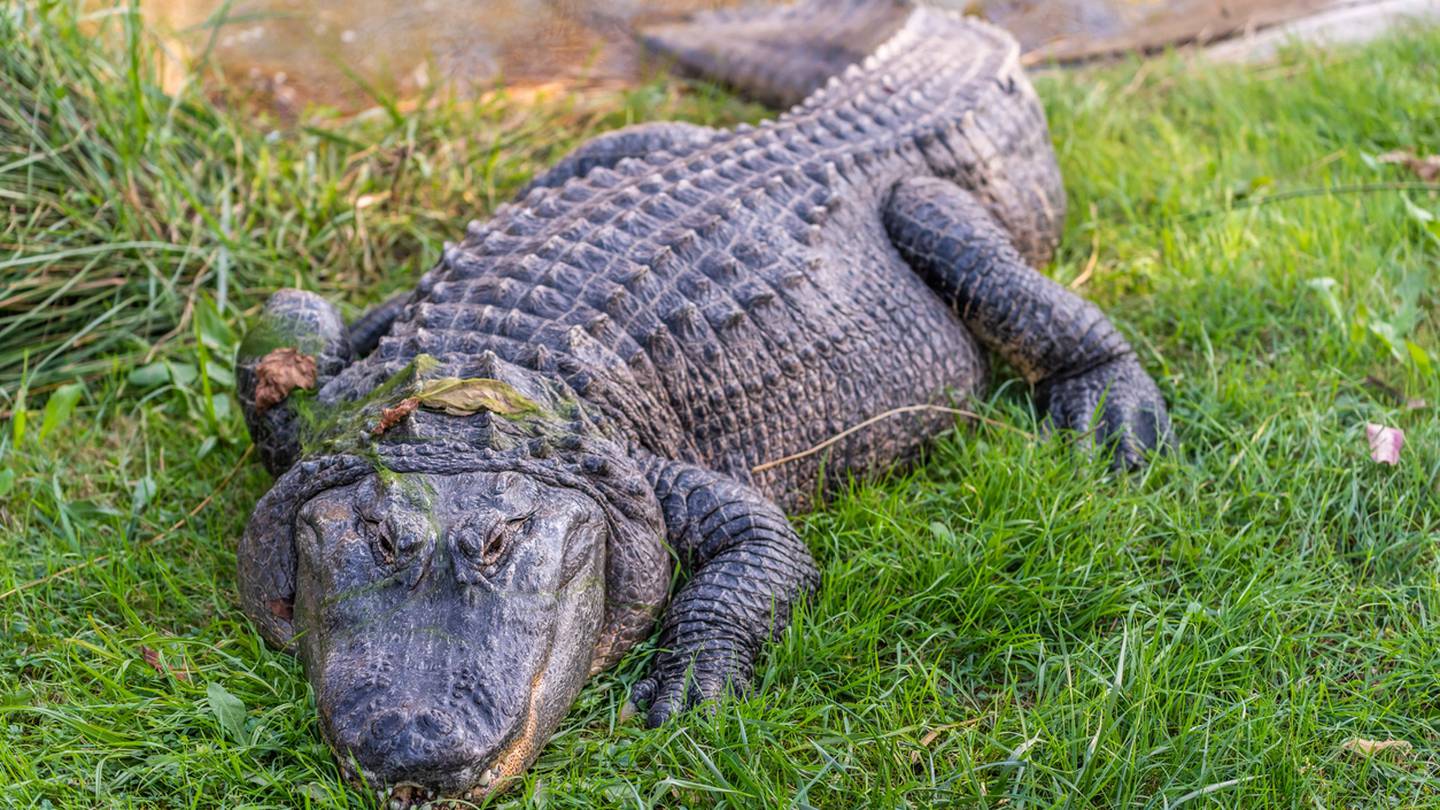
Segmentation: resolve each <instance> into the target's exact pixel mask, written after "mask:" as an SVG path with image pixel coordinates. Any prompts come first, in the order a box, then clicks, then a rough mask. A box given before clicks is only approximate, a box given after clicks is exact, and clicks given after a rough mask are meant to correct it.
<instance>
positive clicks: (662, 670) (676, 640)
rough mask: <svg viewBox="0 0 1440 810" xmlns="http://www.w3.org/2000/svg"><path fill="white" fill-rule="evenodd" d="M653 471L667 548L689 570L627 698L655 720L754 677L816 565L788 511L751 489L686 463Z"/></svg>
mask: <svg viewBox="0 0 1440 810" xmlns="http://www.w3.org/2000/svg"><path fill="white" fill-rule="evenodd" d="M649 477H650V479H651V484H652V486H653V487H654V489H655V496H656V498H657V499H658V500H659V501H660V508H661V510H662V511H663V512H664V516H665V525H666V533H667V537H668V539H669V542H670V545H671V547H672V548H673V549H674V551H675V553H676V554H677V555H678V556H679V558H680V563H681V565H682V566H683V568H684V569H685V570H686V571H688V572H689V574H690V580H689V582H687V583H685V585H684V587H682V588H681V589H680V592H679V593H678V594H676V596H675V599H674V601H672V602H671V603H670V607H669V609H668V610H666V612H665V618H664V620H663V621H662V622H661V628H660V644H659V646H660V651H659V652H658V653H657V654H656V656H655V662H654V663H653V664H652V665H651V667H650V674H649V675H648V676H647V677H645V678H644V679H643V680H641V681H640V682H639V683H637V684H636V685H635V688H634V689H633V690H632V692H631V699H632V700H633V701H634V703H635V704H636V705H638V706H640V707H642V708H643V707H648V708H649V711H648V713H647V716H646V719H647V721H648V722H649V724H650V725H652V726H658V725H660V724H661V723H664V722H665V720H666V719H667V718H669V717H670V716H671V715H673V714H677V713H679V712H682V711H684V710H686V709H688V708H691V707H693V706H696V705H699V704H701V703H704V702H706V701H710V700H715V699H717V698H719V697H720V696H721V695H723V694H724V693H725V692H726V690H733V691H737V692H742V693H743V692H744V691H746V690H747V689H748V687H749V685H750V677H751V675H752V673H753V672H754V667H755V658H756V656H757V654H758V653H759V651H760V648H761V646H762V645H763V644H764V643H765V642H767V641H770V640H771V639H774V638H776V637H777V636H778V635H779V633H780V631H782V630H784V629H785V627H786V625H787V624H789V622H790V613H791V611H792V609H793V607H794V605H795V603H796V602H797V601H799V600H801V599H803V598H805V597H807V596H808V595H809V594H811V593H813V592H814V590H815V587H816V585H817V584H818V582H819V573H818V572H817V571H816V569H815V562H814V560H813V559H811V557H810V551H809V549H807V548H806V547H805V543H804V542H803V541H801V539H800V538H799V536H797V535H796V534H795V530H794V529H792V528H791V527H790V522H789V521H788V520H786V519H785V513H783V512H781V511H780V508H779V507H777V506H776V505H775V504H773V503H771V502H770V501H768V500H766V498H765V497H764V496H763V495H761V494H760V493H758V492H756V491H755V490H754V489H753V488H751V487H748V486H746V485H744V484H742V483H740V482H738V481H736V480H734V479H732V478H728V477H726V476H723V475H721V474H719V473H716V472H712V471H710V470H706V469H702V468H700V467H695V466H693V465H690V464H684V463H681V462H672V461H656V462H654V463H653V464H652V465H651V466H650V470H649Z"/></svg>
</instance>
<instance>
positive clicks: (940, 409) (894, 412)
mask: <svg viewBox="0 0 1440 810" xmlns="http://www.w3.org/2000/svg"><path fill="white" fill-rule="evenodd" d="M920 411H928V412H933V413H948V414H952V415H954V416H963V417H965V418H966V419H974V420H975V421H977V422H983V423H985V424H987V425H990V426H991V427H998V428H1005V429H1006V430H1013V431H1015V432H1016V433H1019V434H1020V435H1022V436H1024V437H1026V438H1027V439H1032V440H1033V439H1034V438H1035V434H1033V433H1030V432H1028V431H1024V430H1021V429H1020V428H1017V427H1015V426H1014V425H1007V424H1005V423H1004V422H1000V421H997V420H994V419H990V418H989V417H985V416H981V415H980V414H978V413H975V412H974V411H967V410H964V409H961V408H947V407H945V406H943V405H905V406H902V407H899V408H891V409H890V410H888V411H885V412H884V413H880V414H876V415H875V416H872V417H870V418H869V419H866V420H865V421H864V422H861V423H860V424H858V425H855V426H853V427H849V428H846V429H845V430H842V431H840V432H839V433H836V434H835V435H834V436H831V437H830V438H828V439H826V440H825V441H823V442H820V443H819V444H817V445H815V446H814V447H811V448H810V449H808V450H802V451H800V452H799V453H792V454H791V455H788V456H785V457H784V458H777V459H775V460H774V461H767V462H765V463H764V464H759V465H756V466H754V467H751V468H750V472H752V473H762V472H765V471H766V470H772V469H774V468H776V467H779V466H780V465H781V464H789V463H790V462H792V461H798V460H800V459H802V458H805V457H806V456H813V455H815V454H816V453H818V452H820V451H821V450H824V449H825V448H827V447H829V446H831V445H833V444H835V443H836V442H839V441H841V440H843V439H844V438H845V437H847V436H850V435H852V434H855V433H858V432H859V431H861V430H864V429H865V428H867V427H870V426H871V425H873V424H875V423H876V422H879V421H881V420H883V419H888V418H890V417H892V416H898V415H900V414H902V413H917V412H920Z"/></svg>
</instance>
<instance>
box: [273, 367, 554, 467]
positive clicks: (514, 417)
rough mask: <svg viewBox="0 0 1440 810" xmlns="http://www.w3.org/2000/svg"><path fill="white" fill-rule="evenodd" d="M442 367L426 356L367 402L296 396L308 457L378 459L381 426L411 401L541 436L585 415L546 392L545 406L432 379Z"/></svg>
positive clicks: (499, 387)
mask: <svg viewBox="0 0 1440 810" xmlns="http://www.w3.org/2000/svg"><path fill="white" fill-rule="evenodd" d="M440 367H441V364H440V361H439V360H437V359H436V358H435V357H433V356H431V355H428V354H421V355H417V356H416V357H415V359H414V360H412V361H411V362H410V363H409V364H407V365H406V366H405V367H404V368H402V369H400V370H399V371H397V372H395V373H394V374H392V375H390V377H389V378H388V379H386V380H385V382H383V383H381V384H380V385H378V386H376V387H375V389H374V390H372V391H371V392H370V393H369V394H367V395H366V396H364V397H363V398H361V399H357V400H352V401H345V402H337V403H333V404H320V403H319V402H318V401H317V400H316V399H315V398H314V397H311V396H298V397H296V398H295V399H294V406H295V413H296V415H297V416H298V417H299V419H300V424H301V450H302V453H303V454H304V455H307V456H309V455H319V454H325V453H351V454H354V455H359V456H364V457H370V458H372V459H375V457H374V448H375V446H376V445H377V443H378V442H379V441H381V440H382V439H383V436H384V434H385V432H386V431H381V432H380V434H379V435H377V434H376V431H375V429H374V428H375V426H376V425H379V424H381V420H382V419H383V414H384V412H385V411H387V410H389V409H393V408H395V407H397V406H398V405H400V403H402V402H404V401H405V400H407V399H413V400H415V401H416V402H417V403H418V405H419V407H421V408H424V409H426V410H429V411H432V412H439V413H443V414H445V415H448V416H454V417H466V416H474V415H476V414H479V413H490V414H495V415H498V416H502V417H504V418H505V419H507V420H510V421H512V422H520V423H529V424H532V425H534V426H535V427H536V428H537V429H538V431H539V432H541V433H546V432H550V430H549V429H550V428H552V427H553V426H555V425H557V424H560V423H562V422H564V421H567V420H573V419H575V418H577V417H578V416H579V413H580V408H579V404H578V403H577V402H574V401H573V400H572V399H569V398H566V397H564V396H563V395H561V394H560V393H559V392H556V391H545V392H543V393H544V394H548V396H547V397H546V400H545V401H543V402H540V401H536V399H534V398H532V397H530V396H527V395H525V394H523V393H521V392H520V391H519V390H518V389H516V388H515V387H514V386H513V385H511V384H509V383H507V382H505V381H503V380H498V379H492V378H488V377H465V378H461V377H433V376H431V375H433V374H435V373H436V372H437V371H438V370H439V369H440ZM296 393H297V394H299V393H301V392H298V391H297V392H296ZM375 464H376V467H377V471H380V468H382V467H383V465H381V464H380V463H379V460H378V459H375ZM382 474H383V473H382Z"/></svg>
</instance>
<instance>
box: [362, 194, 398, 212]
mask: <svg viewBox="0 0 1440 810" xmlns="http://www.w3.org/2000/svg"><path fill="white" fill-rule="evenodd" d="M388 199H390V192H388V191H382V192H380V193H378V194H361V195H360V196H359V197H356V198H355V207H356V208H359V209H361V210H364V209H366V208H369V207H370V206H372V205H374V204H375V203H379V202H385V201H386V200H388Z"/></svg>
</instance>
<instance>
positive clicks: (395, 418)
mask: <svg viewBox="0 0 1440 810" xmlns="http://www.w3.org/2000/svg"><path fill="white" fill-rule="evenodd" d="M418 407H420V400H419V399H417V398H416V397H407V398H406V399H402V400H400V401H399V402H398V403H396V404H395V406H394V407H390V408H386V409H385V410H383V411H381V412H380V421H379V422H378V423H376V425H375V427H374V429H372V430H371V431H370V435H371V436H381V435H384V433H385V431H387V430H389V429H390V428H392V427H395V426H396V425H398V424H400V422H401V421H402V420H404V419H405V417H407V416H409V415H410V414H412V413H414V412H415V409H416V408H418Z"/></svg>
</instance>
